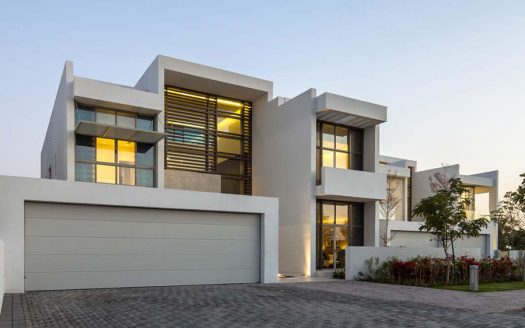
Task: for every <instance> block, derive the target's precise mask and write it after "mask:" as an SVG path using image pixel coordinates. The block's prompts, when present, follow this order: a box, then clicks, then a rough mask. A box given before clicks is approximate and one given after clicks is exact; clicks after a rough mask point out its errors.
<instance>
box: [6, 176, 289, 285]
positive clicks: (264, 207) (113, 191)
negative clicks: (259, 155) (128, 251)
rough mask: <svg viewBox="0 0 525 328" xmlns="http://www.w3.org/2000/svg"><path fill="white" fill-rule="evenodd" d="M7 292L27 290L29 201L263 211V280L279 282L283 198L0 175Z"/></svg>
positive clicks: (219, 210) (239, 211) (240, 211)
mask: <svg viewBox="0 0 525 328" xmlns="http://www.w3.org/2000/svg"><path fill="white" fill-rule="evenodd" d="M0 190H1V191H2V197H0V240H2V241H3V242H4V247H5V291H6V292H8V293H21V292H24V202H25V201H37V202H38V201H40V202H60V203H70V204H93V205H108V206H127V207H143V208H160V209H181V210H197V211H217V212H234V213H255V214H259V215H260V216H261V221H262V224H261V225H262V226H261V275H260V276H261V282H263V283H271V282H276V281H277V265H278V258H279V254H278V236H279V203H278V200H277V199H275V198H268V197H254V196H244V195H231V194H221V193H211V192H198V191H186V190H176V189H157V188H145V187H134V186H119V185H107V184H97V183H87V182H74V181H62V180H48V179H33V178H19V177H8V176H0Z"/></svg>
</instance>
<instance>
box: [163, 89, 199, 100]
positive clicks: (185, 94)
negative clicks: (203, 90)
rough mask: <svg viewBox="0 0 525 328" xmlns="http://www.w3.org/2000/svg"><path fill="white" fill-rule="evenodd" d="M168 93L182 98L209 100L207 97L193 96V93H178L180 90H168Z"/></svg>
mask: <svg viewBox="0 0 525 328" xmlns="http://www.w3.org/2000/svg"><path fill="white" fill-rule="evenodd" d="M166 91H167V92H168V93H173V94H176V95H180V96H185V97H191V98H197V99H202V100H206V99H208V98H207V97H204V96H199V95H194V94H191V93H187V92H183V91H178V90H173V89H166Z"/></svg>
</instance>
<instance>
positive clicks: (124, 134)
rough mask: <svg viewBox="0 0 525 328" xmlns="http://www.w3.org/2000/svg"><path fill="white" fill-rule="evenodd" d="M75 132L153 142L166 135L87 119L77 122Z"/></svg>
mask: <svg viewBox="0 0 525 328" xmlns="http://www.w3.org/2000/svg"><path fill="white" fill-rule="evenodd" d="M75 133H77V134H81V135H86V136H91V137H102V138H110V139H120V140H128V141H135V142H143V143H151V144H153V143H157V142H159V141H160V140H162V139H164V137H165V136H166V134H165V133H162V132H157V131H146V130H138V129H131V128H125V127H121V126H114V125H107V124H100V123H96V122H86V121H81V122H79V123H78V124H77V127H76V129H75Z"/></svg>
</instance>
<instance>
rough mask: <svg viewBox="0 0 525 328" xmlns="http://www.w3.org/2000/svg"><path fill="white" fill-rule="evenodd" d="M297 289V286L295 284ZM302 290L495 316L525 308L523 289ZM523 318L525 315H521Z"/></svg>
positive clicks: (350, 286)
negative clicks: (470, 290) (486, 291)
mask: <svg viewBox="0 0 525 328" xmlns="http://www.w3.org/2000/svg"><path fill="white" fill-rule="evenodd" d="M297 285H298V286H299V284H297ZM300 287H301V288H308V289H315V290H323V291H329V292H337V293H343V294H350V295H355V296H363V297H368V298H374V299H380V300H392V301H409V302H414V303H423V304H428V305H436V306H442V307H450V308H455V309H465V310H474V311H479V312H486V313H494V312H503V311H508V310H516V309H523V308H524V307H525V289H521V290H512V291H506V292H494V293H466V292H461V291H454V290H442V289H435V288H421V287H412V286H401V285H389V284H377V283H371V282H364V281H337V280H335V281H334V280H332V281H326V282H316V283H313V284H309V283H304V284H300ZM523 314H524V315H525V312H524V313H523Z"/></svg>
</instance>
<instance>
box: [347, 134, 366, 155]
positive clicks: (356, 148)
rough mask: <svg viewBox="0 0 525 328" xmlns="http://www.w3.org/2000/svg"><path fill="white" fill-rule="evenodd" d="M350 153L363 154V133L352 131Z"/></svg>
mask: <svg viewBox="0 0 525 328" xmlns="http://www.w3.org/2000/svg"><path fill="white" fill-rule="evenodd" d="M350 142H351V144H352V147H351V150H352V153H359V154H362V153H363V131H356V130H352V132H351V135H350Z"/></svg>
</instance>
